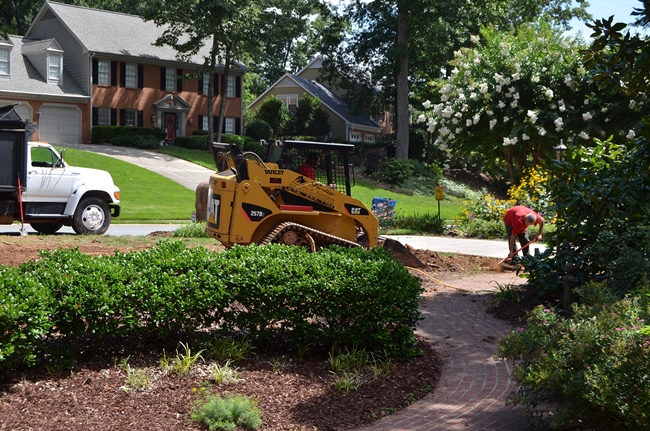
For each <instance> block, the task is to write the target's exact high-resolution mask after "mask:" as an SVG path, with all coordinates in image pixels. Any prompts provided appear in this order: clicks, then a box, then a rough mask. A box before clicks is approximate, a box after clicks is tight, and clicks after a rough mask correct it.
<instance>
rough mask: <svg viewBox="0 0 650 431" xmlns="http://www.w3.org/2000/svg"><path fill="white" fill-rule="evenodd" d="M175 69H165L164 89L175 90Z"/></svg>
mask: <svg viewBox="0 0 650 431" xmlns="http://www.w3.org/2000/svg"><path fill="white" fill-rule="evenodd" d="M176 79H177V77H176V69H171V68H167V69H165V90H167V91H176Z"/></svg>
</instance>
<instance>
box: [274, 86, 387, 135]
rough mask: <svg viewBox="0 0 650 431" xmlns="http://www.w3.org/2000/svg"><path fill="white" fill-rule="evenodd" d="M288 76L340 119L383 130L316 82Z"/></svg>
mask: <svg viewBox="0 0 650 431" xmlns="http://www.w3.org/2000/svg"><path fill="white" fill-rule="evenodd" d="M287 76H288V77H289V78H291V79H292V80H294V81H295V82H296V84H298V85H299V86H300V87H302V88H303V89H304V90H305V91H307V92H308V93H309V94H311V95H312V96H314V97H318V98H319V99H320V101H321V103H322V104H324V105H325V106H327V107H328V108H329V109H331V110H332V111H333V112H334V113H336V114H337V115H338V116H339V117H341V118H343V119H344V120H346V121H348V122H350V123H354V124H359V125H362V126H367V127H376V128H378V129H379V128H381V127H380V126H379V124H377V123H376V122H374V121H373V120H372V119H370V118H369V117H367V116H366V115H363V114H361V113H357V112H355V111H353V110H352V108H350V106H349V105H348V103H347V102H346V101H345V100H343V98H341V97H339V96H337V95H336V94H334V93H332V92H331V91H330V90H328V89H327V88H326V87H324V86H323V85H322V84H320V83H318V82H316V81H312V80H310V79H306V78H303V77H300V76H298V75H289V74H288V75H287Z"/></svg>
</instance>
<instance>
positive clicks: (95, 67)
mask: <svg viewBox="0 0 650 431" xmlns="http://www.w3.org/2000/svg"><path fill="white" fill-rule="evenodd" d="M98 64H99V63H98V61H97V59H96V58H93V84H97V80H98V79H99V77H98V75H99V74H98V73H97V71H98V70H99V66H98Z"/></svg>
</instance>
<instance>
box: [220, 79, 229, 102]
mask: <svg viewBox="0 0 650 431" xmlns="http://www.w3.org/2000/svg"><path fill="white" fill-rule="evenodd" d="M221 94H222V95H223V97H228V81H226V75H221Z"/></svg>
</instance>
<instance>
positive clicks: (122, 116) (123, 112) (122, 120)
mask: <svg viewBox="0 0 650 431" xmlns="http://www.w3.org/2000/svg"><path fill="white" fill-rule="evenodd" d="M120 126H126V109H120Z"/></svg>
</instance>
